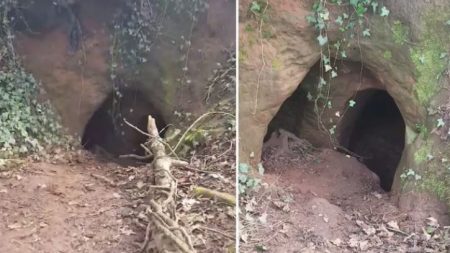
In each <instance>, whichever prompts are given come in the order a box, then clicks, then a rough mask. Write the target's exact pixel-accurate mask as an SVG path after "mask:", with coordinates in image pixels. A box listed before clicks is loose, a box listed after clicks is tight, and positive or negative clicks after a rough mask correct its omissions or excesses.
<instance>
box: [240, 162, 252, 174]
mask: <svg viewBox="0 0 450 253" xmlns="http://www.w3.org/2000/svg"><path fill="white" fill-rule="evenodd" d="M249 168H250V166H249V165H248V164H246V163H240V164H239V172H240V173H248V171H249Z"/></svg>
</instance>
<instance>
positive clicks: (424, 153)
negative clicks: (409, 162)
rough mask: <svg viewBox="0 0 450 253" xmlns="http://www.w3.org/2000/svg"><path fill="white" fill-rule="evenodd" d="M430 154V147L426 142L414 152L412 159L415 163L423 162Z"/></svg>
mask: <svg viewBox="0 0 450 253" xmlns="http://www.w3.org/2000/svg"><path fill="white" fill-rule="evenodd" d="M430 154H431V147H430V146H429V145H428V144H425V145H422V146H421V147H420V148H419V149H418V150H417V151H416V152H415V153H414V161H415V162H416V163H417V164H421V163H423V162H425V161H426V160H427V158H428V156H429V155H430Z"/></svg>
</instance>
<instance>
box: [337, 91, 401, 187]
mask: <svg viewBox="0 0 450 253" xmlns="http://www.w3.org/2000/svg"><path fill="white" fill-rule="evenodd" d="M354 100H355V102H356V105H359V107H360V109H359V110H355V111H353V112H352V111H351V110H350V111H349V112H347V114H345V115H344V119H343V120H342V126H341V129H342V130H341V135H340V138H339V142H340V145H342V146H343V147H345V148H347V149H348V150H350V151H351V152H353V153H355V154H357V155H358V156H360V158H359V159H360V161H361V162H362V163H364V164H365V165H366V166H367V167H368V168H369V169H371V170H372V171H373V172H375V173H376V174H377V175H378V177H379V178H380V185H381V187H382V188H383V189H384V190H385V191H390V190H391V187H392V183H393V181H394V176H395V172H396V169H397V166H398V164H399V162H400V159H401V156H402V153H403V148H404V145H405V122H404V120H403V117H402V115H401V113H400V110H399V109H398V107H397V105H396V103H395V101H394V99H393V98H392V97H391V96H390V95H389V94H388V93H387V92H386V91H385V90H378V89H367V90H363V91H359V92H358V93H357V94H356V97H355V99H354Z"/></svg>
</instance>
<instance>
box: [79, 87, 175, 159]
mask: <svg viewBox="0 0 450 253" xmlns="http://www.w3.org/2000/svg"><path fill="white" fill-rule="evenodd" d="M148 115H152V116H153V117H154V118H155V119H156V124H157V127H158V129H160V130H163V129H164V127H165V126H166V123H165V121H164V119H163V117H162V116H161V113H160V112H159V111H158V110H157V108H155V107H154V106H153V104H152V103H151V102H150V101H148V99H147V98H146V97H144V96H143V95H142V92H140V91H137V90H125V91H121V93H120V95H118V96H117V95H116V96H114V95H113V93H111V94H109V95H108V97H107V98H106V99H105V101H104V102H103V103H102V105H101V106H100V107H99V108H98V109H97V110H96V111H95V112H94V114H93V115H92V116H91V118H90V120H89V122H88V123H87V125H86V127H85V129H84V133H83V137H82V140H81V143H82V145H83V147H84V148H85V149H87V150H90V151H92V152H94V153H100V154H105V152H106V153H107V154H109V155H111V156H113V157H115V158H118V157H119V156H121V155H127V154H135V155H140V156H142V155H144V154H145V151H144V149H143V148H142V147H141V146H140V145H141V144H142V143H144V142H146V140H147V136H145V135H143V134H142V133H139V132H138V131H136V130H135V129H132V128H131V127H130V126H129V125H127V124H126V123H125V120H126V121H127V122H129V123H131V124H132V125H134V126H136V127H138V128H139V129H141V130H143V131H144V132H146V128H147V117H148ZM163 134H164V131H162V132H161V135H162V136H163ZM123 161H124V162H125V163H126V161H128V162H130V160H126V159H124V160H123Z"/></svg>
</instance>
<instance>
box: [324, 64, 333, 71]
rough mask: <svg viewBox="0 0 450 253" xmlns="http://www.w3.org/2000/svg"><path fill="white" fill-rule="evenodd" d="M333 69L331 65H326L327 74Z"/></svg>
mask: <svg viewBox="0 0 450 253" xmlns="http://www.w3.org/2000/svg"><path fill="white" fill-rule="evenodd" d="M331 69H332V67H331V66H330V65H328V64H327V65H325V72H328V71H330V70H331Z"/></svg>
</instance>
